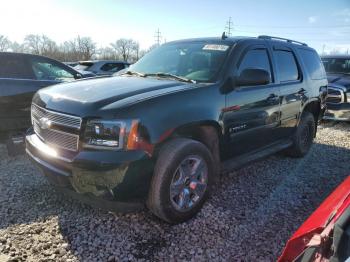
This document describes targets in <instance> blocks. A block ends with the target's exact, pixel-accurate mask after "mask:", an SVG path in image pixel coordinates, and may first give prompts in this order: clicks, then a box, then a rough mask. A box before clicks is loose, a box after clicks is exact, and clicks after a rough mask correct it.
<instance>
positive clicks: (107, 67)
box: [101, 63, 125, 72]
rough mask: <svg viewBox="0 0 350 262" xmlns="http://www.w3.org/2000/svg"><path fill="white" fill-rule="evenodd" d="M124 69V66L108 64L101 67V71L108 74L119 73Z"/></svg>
mask: <svg viewBox="0 0 350 262" xmlns="http://www.w3.org/2000/svg"><path fill="white" fill-rule="evenodd" d="M124 68H125V67H124V64H116V63H107V64H104V65H103V66H102V67H101V70H102V71H106V72H118V71H119V70H122V69H124Z"/></svg>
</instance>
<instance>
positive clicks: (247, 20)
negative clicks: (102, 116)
mask: <svg viewBox="0 0 350 262" xmlns="http://www.w3.org/2000/svg"><path fill="white" fill-rule="evenodd" d="M0 10H1V15H0V35H5V36H7V37H8V38H9V39H10V40H11V41H17V42H22V41H23V38H24V36H25V35H27V34H45V35H47V36H48V37H50V38H51V39H53V40H55V41H56V42H58V43H62V42H64V41H66V40H70V39H73V38H75V37H77V36H78V35H79V36H90V37H91V38H92V39H93V40H94V42H96V44H97V46H98V47H102V46H108V45H109V44H110V43H112V42H115V41H116V40H117V39H119V38H133V39H135V40H137V41H138V42H139V43H140V46H141V48H143V49H147V48H148V47H150V46H151V45H152V44H154V43H155V37H154V36H155V34H156V31H157V29H158V28H159V30H160V32H161V41H162V42H165V41H168V42H169V41H171V40H177V39H184V38H193V37H205V36H221V34H222V32H223V31H224V30H225V26H226V24H227V21H228V20H229V17H231V18H232V22H233V24H232V26H233V30H232V35H233V36H245V35H246V36H257V35H262V34H268V35H273V36H280V37H286V38H290V39H295V40H298V41H302V42H306V43H307V44H308V45H309V46H311V47H314V48H315V49H316V50H317V51H319V52H320V53H322V52H323V51H325V52H329V51H332V50H334V49H338V50H340V51H342V52H346V51H347V50H348V49H349V53H350V0H245V1H243V0H240V1H239V0H231V1H229V0H222V1H221V0H202V1H194V0H192V1H191V0H187V1H185V0H177V1H174V0H172V1H168V0H154V1H152V0H148V1H141V0H133V1H126V0H123V1H119V0H99V1H98V0H0Z"/></svg>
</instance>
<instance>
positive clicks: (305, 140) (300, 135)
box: [286, 111, 316, 157]
mask: <svg viewBox="0 0 350 262" xmlns="http://www.w3.org/2000/svg"><path fill="white" fill-rule="evenodd" d="M315 132H316V123H315V118H314V116H313V114H312V113H310V112H308V111H305V112H303V113H302V115H301V119H300V123H299V125H298V127H297V130H296V132H295V134H294V136H293V144H292V146H291V147H290V148H288V149H287V151H286V153H287V155H289V156H291V157H303V156H305V155H306V154H307V153H308V152H309V150H310V147H311V145H312V143H313V140H314V135H315Z"/></svg>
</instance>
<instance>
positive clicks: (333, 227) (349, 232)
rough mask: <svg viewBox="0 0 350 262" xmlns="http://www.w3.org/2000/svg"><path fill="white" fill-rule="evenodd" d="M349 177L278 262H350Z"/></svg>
mask: <svg viewBox="0 0 350 262" xmlns="http://www.w3.org/2000/svg"><path fill="white" fill-rule="evenodd" d="M349 258H350V176H349V177H348V178H347V179H346V180H345V181H344V182H343V183H342V184H341V185H340V186H338V188H337V189H336V190H335V191H334V192H333V193H332V194H331V195H329V197H328V198H327V199H326V200H325V201H324V202H323V203H322V204H321V205H320V207H319V208H318V209H317V210H316V211H315V212H314V213H313V214H312V215H311V216H310V217H309V218H308V219H307V220H306V221H305V222H304V224H303V225H302V226H301V227H300V228H299V229H298V230H297V231H296V232H295V233H294V234H293V236H292V237H291V238H290V239H289V241H288V243H287V245H286V247H285V249H284V251H283V253H282V255H281V257H280V258H279V260H278V261H279V262H290V261H297V262H313V261H334V262H335V261H339V262H340V261H349Z"/></svg>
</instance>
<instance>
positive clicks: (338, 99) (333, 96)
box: [326, 86, 344, 104]
mask: <svg viewBox="0 0 350 262" xmlns="http://www.w3.org/2000/svg"><path fill="white" fill-rule="evenodd" d="M326 101H327V103H329V104H340V103H344V92H343V90H342V89H341V88H337V87H331V86H329V87H328V93H327V100H326Z"/></svg>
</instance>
